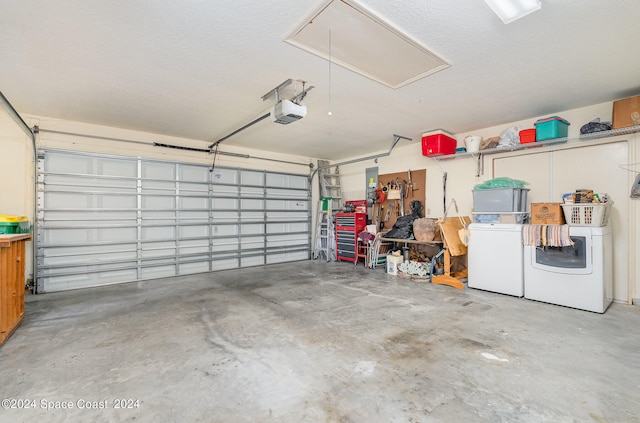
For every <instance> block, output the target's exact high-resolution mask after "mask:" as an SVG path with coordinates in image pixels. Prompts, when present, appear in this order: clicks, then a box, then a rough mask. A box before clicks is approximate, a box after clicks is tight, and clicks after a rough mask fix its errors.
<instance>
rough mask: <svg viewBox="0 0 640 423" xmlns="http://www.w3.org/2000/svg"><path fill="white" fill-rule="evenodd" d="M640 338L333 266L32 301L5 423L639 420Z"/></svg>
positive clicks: (631, 325) (524, 304)
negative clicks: (10, 406) (12, 407)
mask: <svg viewBox="0 0 640 423" xmlns="http://www.w3.org/2000/svg"><path fill="white" fill-rule="evenodd" d="M638 328H640V309H639V308H638V307H631V306H626V305H620V304H614V305H612V306H611V307H610V308H609V310H608V311H607V312H606V313H605V314H604V315H600V314H594V313H590V312H585V311H579V310H574V309H569V308H564V307H559V306H553V305H548V304H543V303H538V302H533V301H528V300H523V299H517V298H513V297H509V296H503V295H499V294H493V293H488V292H483V291H478V290H473V289H465V290H462V291H461V290H456V289H454V288H451V287H447V286H438V285H431V284H425V283H418V282H412V281H408V280H404V279H400V278H397V277H393V276H389V275H387V274H385V273H384V272H383V271H382V270H381V269H380V270H375V271H371V270H367V269H364V268H363V267H362V265H361V264H360V265H359V266H357V267H355V266H354V265H353V264H349V263H329V264H326V263H324V262H319V261H304V262H297V263H289V264H282V265H273V266H269V267H257V268H250V269H245V270H234V271H225V272H218V273H214V274H201V275H194V276H187V277H177V278H169V279H161V280H152V281H146V282H141V283H131V284H125V285H119V286H111V287H103V288H94V289H85V290H77V291H72V292H64V293H54V294H46V295H39V296H28V297H27V302H26V315H25V320H24V322H23V324H22V326H21V327H20V328H19V329H18V331H17V332H16V333H15V334H14V335H13V337H12V338H10V339H9V341H8V342H7V343H6V344H5V345H4V346H2V347H0V363H1V366H0V398H2V399H5V398H8V399H16V400H17V401H15V402H14V403H13V405H14V406H20V404H21V406H22V407H26V406H27V405H28V406H29V407H31V408H29V409H24V408H23V409H0V421H2V422H19V421H47V422H55V421H60V422H62V421H113V422H120V421H136V422H159V421H183V422H195V421H202V422H536V423H537V422H640V372H639V370H638V369H640V330H638ZM25 400H27V401H28V402H27V403H26V405H25ZM122 400H131V401H122ZM18 401H21V403H19V402H18ZM135 401H137V402H135ZM68 403H70V405H69V404H68ZM6 404H7V403H6V402H3V406H6ZM62 405H67V406H70V407H72V408H71V409H66V410H65V409H52V410H47V409H46V408H47V407H60V406H62ZM118 405H119V406H125V407H129V406H130V407H132V408H128V409H127V408H124V409H122V408H114V406H118ZM87 406H96V407H105V408H103V409H97V410H94V409H86V408H83V409H81V408H80V407H87Z"/></svg>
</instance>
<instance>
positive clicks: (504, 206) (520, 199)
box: [473, 188, 529, 212]
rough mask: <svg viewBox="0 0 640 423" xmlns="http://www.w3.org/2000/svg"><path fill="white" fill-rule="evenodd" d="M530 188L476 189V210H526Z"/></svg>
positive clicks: (474, 201)
mask: <svg viewBox="0 0 640 423" xmlns="http://www.w3.org/2000/svg"><path fill="white" fill-rule="evenodd" d="M528 191H529V188H498V189H474V190H473V211H474V212H526V210H527V192H528Z"/></svg>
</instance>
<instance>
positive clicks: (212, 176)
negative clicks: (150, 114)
mask: <svg viewBox="0 0 640 423" xmlns="http://www.w3.org/2000/svg"><path fill="white" fill-rule="evenodd" d="M309 201H310V191H309V181H308V175H303V174H287V173H277V172H268V171H260V170H247V169H236V168H219V167H216V168H215V170H214V171H213V172H210V168H209V167H208V166H203V165H194V164H185V163H176V162H166V161H156V160H147V159H140V158H128V157H119V156H105V155H97V154H89V153H77V152H67V151H57V150H45V151H40V152H39V156H38V216H37V228H36V236H37V241H38V244H37V268H36V277H37V291H38V292H53V291H61V290H67V289H75V288H83V287H90V286H99V285H107V284H114V283H122V282H130V281H136V280H143V279H152V278H160V277H167V276H176V275H185V274H191V273H201V272H211V271H216V270H225V269H235V268H241V267H247V266H256V265H264V264H271V263H279V262H288V261H296V260H306V259H308V258H309V252H310V246H311V215H310V203H309Z"/></svg>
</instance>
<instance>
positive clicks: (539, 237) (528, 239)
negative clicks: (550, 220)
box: [522, 225, 574, 247]
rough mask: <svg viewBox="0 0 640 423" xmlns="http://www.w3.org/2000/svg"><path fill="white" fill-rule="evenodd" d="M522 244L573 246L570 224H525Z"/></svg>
mask: <svg viewBox="0 0 640 423" xmlns="http://www.w3.org/2000/svg"><path fill="white" fill-rule="evenodd" d="M522 244H523V245H531V246H534V247H568V246H573V244H574V243H573V240H572V239H571V236H569V225H524V226H523V227H522Z"/></svg>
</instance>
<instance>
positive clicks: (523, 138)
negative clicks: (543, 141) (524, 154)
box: [520, 128, 536, 144]
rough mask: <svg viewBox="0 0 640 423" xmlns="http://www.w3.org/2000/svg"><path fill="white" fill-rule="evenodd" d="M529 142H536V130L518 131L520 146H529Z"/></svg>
mask: <svg viewBox="0 0 640 423" xmlns="http://www.w3.org/2000/svg"><path fill="white" fill-rule="evenodd" d="M530 142H536V128H531V129H523V130H522V131H520V144H529V143H530Z"/></svg>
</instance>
